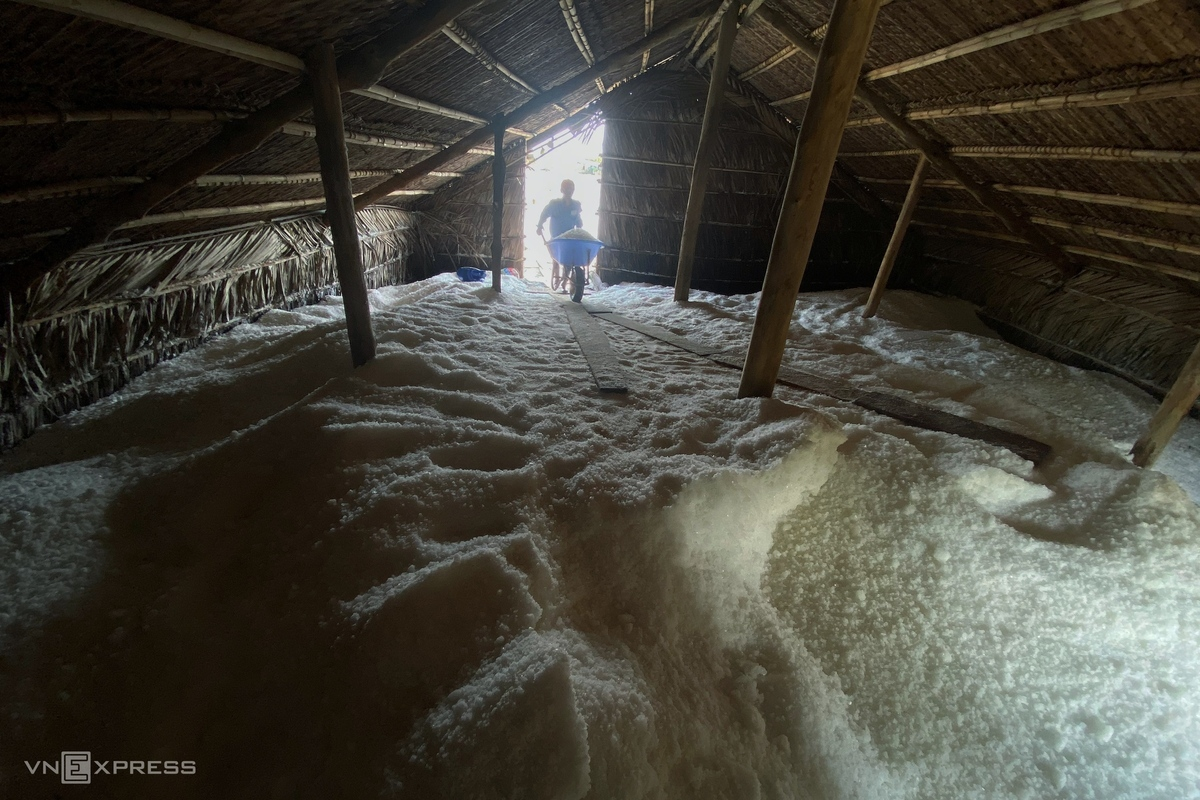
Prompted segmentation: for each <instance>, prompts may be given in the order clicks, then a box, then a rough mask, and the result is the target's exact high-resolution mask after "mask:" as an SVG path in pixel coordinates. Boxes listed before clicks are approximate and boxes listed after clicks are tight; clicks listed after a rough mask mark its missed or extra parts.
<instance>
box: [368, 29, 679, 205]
mask: <svg viewBox="0 0 1200 800" xmlns="http://www.w3.org/2000/svg"><path fill="white" fill-rule="evenodd" d="M700 19H701V18H698V17H694V16H686V17H681V18H677V19H676V20H674V21H673V22H670V23H668V24H667V25H664V26H663V27H662V28H661V29H660V30H658V31H656V32H654V33H652V34H651V35H650V36H647V37H645V38H644V39H639V40H638V41H636V42H633V43H632V44H630V45H629V46H628V47H624V48H622V49H621V50H618V51H617V52H615V53H612V54H610V55H608V56H606V57H605V58H603V59H601V60H600V61H597V62H596V65H595V66H593V67H591V68H589V69H586V70H584V71H583V72H581V73H579V74H578V75H576V76H574V77H572V78H568V79H567V80H565V81H563V82H562V83H560V84H558V85H557V86H555V87H553V88H551V89H547V90H546V91H545V92H543V93H541V94H540V95H538V96H536V97H533V98H531V99H530V100H529V101H527V102H526V103H525V104H524V105H522V106H520V107H518V108H516V109H514V110H512V111H510V112H509V113H507V114H505V115H504V119H505V124H506V125H511V124H514V123H518V122H521V121H522V120H524V119H526V118H528V117H529V116H531V115H533V114H536V113H538V112H540V111H543V110H544V109H546V108H547V107H549V106H552V105H557V104H558V103H561V102H562V101H563V100H564V99H565V98H567V97H569V96H571V95H572V94H574V93H575V92H578V91H579V90H580V89H583V88H584V87H586V86H587V85H588V84H589V83H591V82H592V81H593V79H594V78H595V77H597V76H600V75H603V74H604V73H605V72H608V71H611V70H613V69H616V68H617V67H620V66H622V65H624V64H626V63H628V62H629V61H631V60H633V59H635V58H638V57H640V56H641V54H642V53H643V52H644V51H645V50H647V49H652V48H654V47H657V46H659V45H661V44H664V43H666V42H668V41H671V40H672V39H674V38H676V37H678V36H682V35H683V34H684V33H685V32H687V31H688V30H689V29H691V28H693V27H694V26H695V25H696V24H697V23H698V22H699V21H700ZM490 138H491V130H490V129H489V128H487V127H484V128H480V129H478V130H476V131H474V132H473V133H469V134H467V135H466V136H464V137H463V138H461V139H459V140H458V141H457V142H455V143H454V144H452V145H450V146H449V147H447V148H446V149H445V150H442V151H441V152H438V153H435V154H433V155H431V156H429V157H428V158H426V159H424V160H423V161H421V162H419V163H417V164H414V165H413V166H411V167H409V168H408V169H406V170H404V171H403V172H401V173H400V174H399V175H396V176H395V177H393V178H389V179H388V180H385V181H384V182H383V183H381V184H380V185H379V186H376V187H375V188H373V189H370V190H368V191H366V192H363V193H362V194H361V195H359V196H358V197H357V198H355V201H354V203H355V207H356V208H359V209H362V208H365V207H366V206H369V205H371V204H372V203H375V202H377V201H378V200H379V198H380V197H383V196H385V195H386V194H387V193H388V192H389V191H392V190H393V189H400V188H404V187H405V186H407V185H408V184H409V183H411V182H413V181H415V180H418V179H419V178H421V177H423V176H425V175H427V174H428V173H429V171H430V170H435V169H440V168H442V167H444V166H445V165H446V164H448V163H449V162H451V161H453V160H454V159H455V158H458V157H460V156H462V155H463V154H464V153H466V152H469V150H470V148H473V147H476V146H478V145H481V144H483V143H484V142H486V141H488V140H489V139H490Z"/></svg>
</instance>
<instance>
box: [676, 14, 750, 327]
mask: <svg viewBox="0 0 1200 800" xmlns="http://www.w3.org/2000/svg"><path fill="white" fill-rule="evenodd" d="M737 23H738V7H737V4H736V3H733V4H730V6H729V8H728V9H727V10H726V11H725V16H724V17H723V18H722V19H721V32H720V34H719V35H718V37H717V57H716V60H715V61H714V62H713V68H712V75H711V76H709V79H708V99H707V101H706V102H705V106H704V124H703V125H702V126H701V128H700V143H699V145H697V147H696V162H695V164H694V165H693V167H692V182H691V187H690V188H689V190H688V202H687V211H686V212H685V213H684V216H683V234H682V237H681V238H680V240H679V260H678V262H677V263H676V266H675V302H677V303H685V302H687V300H688V297H689V295H690V294H691V290H692V264H693V259H694V258H695V256H696V240H697V238H698V237H699V235H700V218H701V217H702V216H703V214H704V192H705V190H706V189H707V188H708V173H709V167H710V165H711V164H712V155H713V151H714V150H715V149H716V146H717V137H718V136H719V134H720V128H721V104H722V103H723V102H724V100H725V77H726V75H727V74H728V72H729V57H730V54H731V53H732V52H733V40H734V38H735V37H736V36H737V29H738V24H737Z"/></svg>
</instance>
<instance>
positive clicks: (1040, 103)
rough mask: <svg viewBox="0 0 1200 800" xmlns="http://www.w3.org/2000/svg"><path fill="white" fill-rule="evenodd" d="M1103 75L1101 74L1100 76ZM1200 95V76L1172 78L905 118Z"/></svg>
mask: <svg viewBox="0 0 1200 800" xmlns="http://www.w3.org/2000/svg"><path fill="white" fill-rule="evenodd" d="M1097 77H1102V76H1097ZM1197 95H1200V77H1193V78H1183V79H1180V80H1170V81H1151V82H1146V83H1141V84H1138V85H1136V86H1122V87H1119V88H1115V89H1098V90H1095V91H1090V92H1072V93H1069V94H1057V95H1034V96H1030V97H1022V98H1018V99H1016V100H1003V101H998V102H993V103H956V104H954V105H949V106H938V107H936V108H917V109H912V110H909V111H905V112H904V114H903V117H904V119H906V120H932V119H951V118H953V117H986V116H992V115H998V114H1025V113H1031V112H1036V111H1061V110H1063V109H1065V108H1101V107H1104V106H1120V105H1126V104H1128V103H1145V102H1149V101H1153V100H1175V99H1178V98H1181V97H1195V96H1197ZM884 124H887V123H886V121H885V120H884V118H883V117H881V116H875V117H859V118H857V119H852V120H849V121H847V122H846V127H847V128H869V127H872V126H874V125H884Z"/></svg>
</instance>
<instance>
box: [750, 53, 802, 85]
mask: <svg viewBox="0 0 1200 800" xmlns="http://www.w3.org/2000/svg"><path fill="white" fill-rule="evenodd" d="M799 52H800V48H798V47H796V46H795V45H788V46H787V47H785V48H783V49H782V50H780V51H779V52H778V53H776V54H775V55H773V56H771V57H770V58H768V59H766V60H765V61H760V62H759V63H757V64H755V65H754V66H753V67H751V68H750V69H748V70H746V71H745V72H743V73H742V74H741V75H740V76H739V77H740V78H741V79H742V80H744V81H748V80H750V79H751V78H754V77H756V76H758V75H762V74H763V73H764V72H766V71H767V70H770V69H774V68H775V67H777V66H779V65H780V64H782V63H783V62H784V61H787V60H788V59H789V58H791V57H792V56H794V55H796V53H799Z"/></svg>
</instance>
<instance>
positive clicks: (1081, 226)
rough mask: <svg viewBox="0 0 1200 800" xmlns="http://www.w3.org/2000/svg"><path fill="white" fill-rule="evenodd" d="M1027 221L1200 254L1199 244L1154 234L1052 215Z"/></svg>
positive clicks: (1156, 247)
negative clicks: (1121, 229) (1172, 239)
mask: <svg viewBox="0 0 1200 800" xmlns="http://www.w3.org/2000/svg"><path fill="white" fill-rule="evenodd" d="M1029 221H1030V222H1032V223H1033V224H1034V225H1041V226H1043V227H1046V228H1058V229H1059V230H1064V231H1070V232H1071V233H1078V234H1083V235H1085V236H1099V237H1101V238H1104V239H1112V240H1114V241H1118V242H1128V243H1130V244H1141V245H1145V246H1146V247H1153V248H1155V249H1156V250H1170V251H1171V252H1173V253H1183V254H1185V255H1189V256H1200V245H1194V244H1187V243H1185V242H1176V241H1171V240H1169V239H1159V238H1157V237H1154V236H1145V235H1142V234H1139V233H1129V232H1128V231H1120V230H1116V229H1113V228H1106V227H1103V226H1100V225H1088V224H1085V223H1081V222H1071V221H1068V220H1061V219H1055V218H1053V217H1045V216H1032V217H1030V218H1029Z"/></svg>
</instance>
